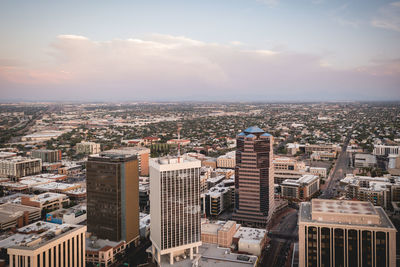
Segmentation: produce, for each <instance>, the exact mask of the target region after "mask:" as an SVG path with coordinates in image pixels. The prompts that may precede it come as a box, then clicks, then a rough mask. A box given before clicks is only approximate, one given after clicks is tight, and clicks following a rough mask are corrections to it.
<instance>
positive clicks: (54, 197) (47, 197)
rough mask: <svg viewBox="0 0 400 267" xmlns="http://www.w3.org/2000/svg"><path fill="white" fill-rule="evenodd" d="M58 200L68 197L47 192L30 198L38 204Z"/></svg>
mask: <svg viewBox="0 0 400 267" xmlns="http://www.w3.org/2000/svg"><path fill="white" fill-rule="evenodd" d="M60 198H68V197H67V195H65V194H59V193H51V192H47V193H43V194H40V195H36V196H32V197H31V198H30V200H31V201H37V202H40V203H45V202H46V201H53V200H57V199H60Z"/></svg>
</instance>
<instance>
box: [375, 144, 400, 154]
mask: <svg viewBox="0 0 400 267" xmlns="http://www.w3.org/2000/svg"><path fill="white" fill-rule="evenodd" d="M373 154H374V155H377V156H388V155H400V146H388V145H374V151H373Z"/></svg>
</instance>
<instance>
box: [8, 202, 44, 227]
mask: <svg viewBox="0 0 400 267" xmlns="http://www.w3.org/2000/svg"><path fill="white" fill-rule="evenodd" d="M40 216H41V213H40V209H39V208H35V207H29V206H25V205H19V204H13V203H5V204H2V205H0V230H8V229H12V228H15V227H17V228H19V227H22V226H24V225H27V224H30V223H32V222H35V221H37V220H40Z"/></svg>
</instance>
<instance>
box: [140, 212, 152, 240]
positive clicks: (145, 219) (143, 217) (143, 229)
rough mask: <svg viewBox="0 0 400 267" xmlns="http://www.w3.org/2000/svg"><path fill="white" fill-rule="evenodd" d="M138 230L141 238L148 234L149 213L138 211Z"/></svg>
mask: <svg viewBox="0 0 400 267" xmlns="http://www.w3.org/2000/svg"><path fill="white" fill-rule="evenodd" d="M139 220H140V222H139V232H140V237H141V238H148V237H149V236H150V223H151V218H150V214H146V213H142V212H141V213H140V214H139Z"/></svg>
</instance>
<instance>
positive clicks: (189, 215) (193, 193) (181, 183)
mask: <svg viewBox="0 0 400 267" xmlns="http://www.w3.org/2000/svg"><path fill="white" fill-rule="evenodd" d="M200 167H201V162H200V161H199V160H196V159H192V158H189V157H175V158H169V157H168V158H158V159H151V160H150V214H151V225H150V240H151V242H152V254H153V257H154V258H155V260H156V261H157V263H158V264H159V265H162V262H165V261H166V262H169V263H170V264H173V262H174V257H176V256H179V255H182V254H186V255H187V256H188V257H190V258H191V259H192V258H193V255H194V253H197V252H198V247H199V246H200V245H201V233H200V231H201V222H200ZM164 255H165V256H164Z"/></svg>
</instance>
